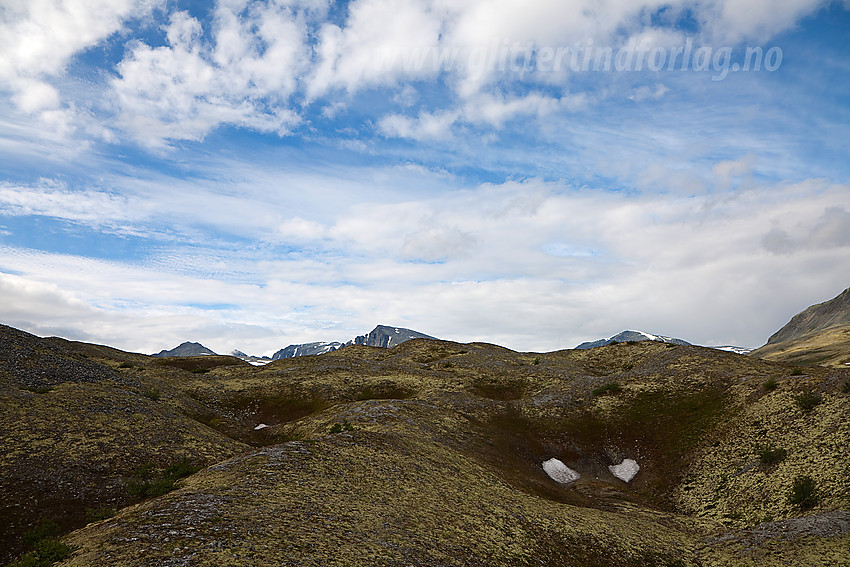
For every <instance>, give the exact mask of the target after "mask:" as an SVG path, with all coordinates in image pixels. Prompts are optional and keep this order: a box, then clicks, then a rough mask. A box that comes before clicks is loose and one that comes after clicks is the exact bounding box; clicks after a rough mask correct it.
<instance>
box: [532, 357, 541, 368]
mask: <svg viewBox="0 0 850 567" xmlns="http://www.w3.org/2000/svg"><path fill="white" fill-rule="evenodd" d="M531 364H533V365H535V366H537V365H538V364H540V357H539V356H535V357H534V360H533V361H532V362H531Z"/></svg>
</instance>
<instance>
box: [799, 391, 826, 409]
mask: <svg viewBox="0 0 850 567" xmlns="http://www.w3.org/2000/svg"><path fill="white" fill-rule="evenodd" d="M822 401H823V399H822V398H821V396H820V394H818V393H816V392H810V391H805V392H801V393H799V394H797V395H796V396H794V402H795V403H796V404H797V407H799V408H800V409H801V410H803V411H805V412H809V411H812V410H813V409H815V406H817V405H818V404H820V403H821V402H822Z"/></svg>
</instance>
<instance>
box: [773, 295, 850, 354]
mask: <svg viewBox="0 0 850 567" xmlns="http://www.w3.org/2000/svg"><path fill="white" fill-rule="evenodd" d="M845 325H850V287H848V288H847V289H845V290H844V291H842V292H841V293H840V294H838V295H837V296H836V297H834V298H832V299H830V300H829V301H825V302H823V303H818V304H816V305H812V306H811V307H808V308H806V309H804V310H803V311H801V312H800V313H797V314H796V315H794V316H793V317H792V318H791V320H790V321H788V323H786V324H785V326H784V327H782V328H781V329H779V330H778V331H776V332H775V333H774V334H773V335H771V336H770V338H769V339H767V344H769V345H772V344H776V343H781V342H784V341H790V340H796V339H801V338H803V337H806V336H808V335H812V334H815V333H818V332H820V331H824V330H826V329H830V328H832V327H843V326H845Z"/></svg>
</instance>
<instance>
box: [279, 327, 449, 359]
mask: <svg viewBox="0 0 850 567" xmlns="http://www.w3.org/2000/svg"><path fill="white" fill-rule="evenodd" d="M433 338H435V337H432V336H431V335H426V334H425V333H420V332H419V331H414V330H411V329H405V328H403V327H390V326H388V325H378V326H377V327H375V328H374V329H372V330H371V331H370V332H368V333H366V334H365V335H358V336H356V337H354V338H353V339H351V340H350V341H348V342H345V343H340V342H315V343H302V344H297V345H289V346H288V347H286V348H282V349H280V350H279V351H277V352H276V353H274V355H272V360H280V359H282V358H293V357H296V356H310V355H318V354H326V353H329V352H333V351H335V350H338V349H341V348H342V347H344V346H348V345H366V346H373V347H380V348H392V347H394V346H398V345H400V344H401V343H404V342H407V341H409V340H410V339H433Z"/></svg>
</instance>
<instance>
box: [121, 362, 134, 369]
mask: <svg viewBox="0 0 850 567" xmlns="http://www.w3.org/2000/svg"><path fill="white" fill-rule="evenodd" d="M133 366H135V365H134V364H133V363H132V362H126V361H125V362H122V363H121V364H119V365H118V368H133Z"/></svg>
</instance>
